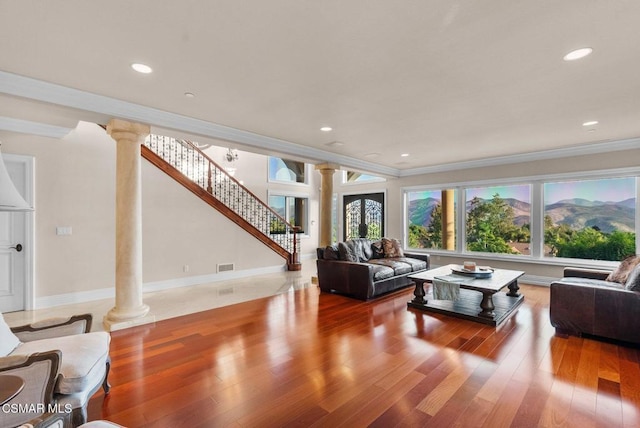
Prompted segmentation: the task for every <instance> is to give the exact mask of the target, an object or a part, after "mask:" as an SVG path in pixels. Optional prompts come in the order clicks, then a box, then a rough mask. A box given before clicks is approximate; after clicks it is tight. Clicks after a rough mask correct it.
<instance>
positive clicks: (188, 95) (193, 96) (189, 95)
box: [184, 92, 196, 98]
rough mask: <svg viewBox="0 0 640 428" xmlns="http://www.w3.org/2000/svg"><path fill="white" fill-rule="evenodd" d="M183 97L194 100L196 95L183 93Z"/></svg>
mask: <svg viewBox="0 0 640 428" xmlns="http://www.w3.org/2000/svg"><path fill="white" fill-rule="evenodd" d="M184 96H185V97H187V98H195V97H196V95H195V94H194V93H193V92H185V93H184Z"/></svg>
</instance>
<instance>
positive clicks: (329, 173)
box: [316, 163, 340, 247]
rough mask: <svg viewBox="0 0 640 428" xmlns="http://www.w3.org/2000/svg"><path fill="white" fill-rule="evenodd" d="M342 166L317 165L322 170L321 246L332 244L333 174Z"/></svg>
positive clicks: (319, 244) (317, 168)
mask: <svg viewBox="0 0 640 428" xmlns="http://www.w3.org/2000/svg"><path fill="white" fill-rule="evenodd" d="M337 169H340V166H338V165H335V164H330V163H323V164H320V165H316V170H317V171H320V175H321V177H322V180H321V181H320V236H319V242H318V246H319V247H326V246H327V245H331V213H332V211H333V210H332V205H333V174H334V173H335V172H336V170H337Z"/></svg>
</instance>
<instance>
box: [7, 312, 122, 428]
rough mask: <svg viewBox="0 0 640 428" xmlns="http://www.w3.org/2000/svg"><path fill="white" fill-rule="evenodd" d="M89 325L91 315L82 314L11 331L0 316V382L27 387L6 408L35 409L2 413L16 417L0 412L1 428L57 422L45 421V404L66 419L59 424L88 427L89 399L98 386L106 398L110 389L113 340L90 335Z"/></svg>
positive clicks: (46, 408)
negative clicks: (4, 378)
mask: <svg viewBox="0 0 640 428" xmlns="http://www.w3.org/2000/svg"><path fill="white" fill-rule="evenodd" d="M91 321H92V318H91V315H90V314H86V315H77V316H73V317H71V318H66V319H61V318H57V319H49V320H45V321H41V322H37V323H34V324H30V325H26V326H21V327H14V328H11V329H10V328H9V327H8V326H7V324H6V322H5V321H4V318H3V317H2V315H1V314H0V376H1V375H14V376H19V377H21V378H22V379H23V380H24V383H25V386H24V388H23V389H22V391H21V392H20V393H19V394H18V395H16V396H15V397H14V398H12V399H11V400H10V401H9V402H8V403H6V404H5V406H11V405H12V404H16V405H19V404H23V406H24V405H30V404H34V405H36V406H35V408H34V409H27V410H28V411H26V412H25V411H22V410H25V409H24V407H23V408H22V409H21V408H20V406H14V407H13V408H11V407H5V408H8V409H15V410H16V411H11V412H0V426H1V427H5V426H8V427H12V426H17V425H20V424H24V423H29V422H30V421H36V424H37V421H38V418H39V417H40V418H41V419H43V420H44V419H47V420H49V421H50V422H51V421H52V420H53V421H54V422H56V421H55V419H56V417H50V415H49V416H47V415H45V413H46V412H48V411H49V410H48V409H49V407H48V406H49V404H51V405H53V406H54V407H55V408H56V409H57V412H58V413H68V415H67V417H62V416H60V417H59V418H57V419H58V421H57V423H58V424H62V425H65V426H71V427H76V426H79V425H82V424H83V423H85V422H86V420H87V404H88V402H89V398H91V396H92V395H93V394H94V393H95V392H96V391H97V390H98V389H99V388H100V387H101V386H102V387H103V388H104V391H105V393H108V392H109V388H110V386H109V383H108V380H107V378H108V375H109V367H110V364H111V362H110V359H109V343H110V341H111V336H109V334H108V333H105V332H94V333H89V330H90V329H91ZM39 403H43V404H44V409H43V407H42V406H40V407H38V406H37V404H39ZM18 410H20V411H18ZM32 410H33V411H32ZM43 410H44V411H43ZM54 413H56V412H54ZM43 416H44V417H43ZM36 426H37V425H36ZM42 426H49V425H42ZM53 426H56V425H55V424H54V425H53Z"/></svg>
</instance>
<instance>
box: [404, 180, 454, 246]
mask: <svg viewBox="0 0 640 428" xmlns="http://www.w3.org/2000/svg"><path fill="white" fill-rule="evenodd" d="M456 194H457V191H456V190H454V189H449V190H420V191H411V192H407V195H406V197H407V217H408V218H407V220H408V221H407V224H408V225H409V230H408V238H407V240H408V244H409V248H437V249H443V250H455V249H456V241H455V238H456V221H455V219H456V214H455V212H456V209H455V200H456ZM443 199H444V200H445V204H444V206H445V210H444V213H443V203H442V201H443ZM446 201H449V203H446ZM443 214H444V216H443ZM443 218H444V219H445V222H444V224H445V234H444V236H445V238H444V239H443V233H442V231H443V227H442V226H443ZM447 237H448V238H447Z"/></svg>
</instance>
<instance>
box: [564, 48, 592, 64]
mask: <svg viewBox="0 0 640 428" xmlns="http://www.w3.org/2000/svg"><path fill="white" fill-rule="evenodd" d="M591 52H593V49H591V48H580V49H576V50H574V51H571V52H569V53H568V54H566V55H565V56H564V60H565V61H575V60H576V59H580V58H584V57H585V56H587V55H589V54H591Z"/></svg>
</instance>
